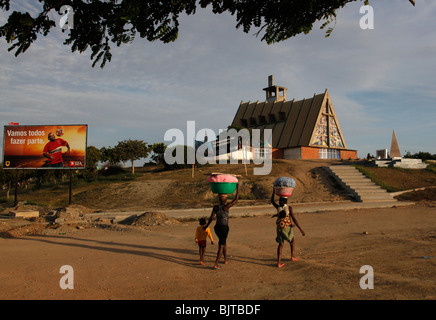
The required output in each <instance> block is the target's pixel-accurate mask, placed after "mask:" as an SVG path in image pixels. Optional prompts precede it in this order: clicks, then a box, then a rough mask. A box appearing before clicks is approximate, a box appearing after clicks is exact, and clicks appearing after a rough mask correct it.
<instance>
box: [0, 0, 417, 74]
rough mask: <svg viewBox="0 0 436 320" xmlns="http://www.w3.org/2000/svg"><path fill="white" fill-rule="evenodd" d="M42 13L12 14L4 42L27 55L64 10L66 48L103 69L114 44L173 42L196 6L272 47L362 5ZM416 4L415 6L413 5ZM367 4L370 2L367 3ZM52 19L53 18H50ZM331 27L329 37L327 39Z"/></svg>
mask: <svg viewBox="0 0 436 320" xmlns="http://www.w3.org/2000/svg"><path fill="white" fill-rule="evenodd" d="M39 1H40V2H41V5H42V8H41V10H40V13H39V14H38V15H37V16H36V17H32V16H31V15H30V14H29V13H28V12H17V11H14V12H12V13H11V14H10V15H9V18H8V21H7V22H6V23H5V24H4V25H3V26H0V37H4V38H5V39H6V41H7V42H8V43H12V46H11V47H10V48H9V49H8V50H9V51H11V50H14V49H15V50H16V51H15V55H19V54H21V53H23V52H25V51H26V50H27V49H28V48H29V47H30V45H31V44H32V43H33V42H34V41H35V40H36V39H37V37H38V36H39V35H41V34H42V35H43V36H46V35H47V34H48V33H49V31H50V29H51V28H53V27H55V26H56V23H55V21H53V20H51V19H50V16H49V13H50V12H52V11H56V12H59V10H60V8H61V7H62V6H63V5H70V6H71V7H72V8H73V10H74V29H71V30H69V31H70V33H69V36H68V38H67V39H66V40H65V42H64V44H65V45H68V46H71V50H72V51H73V52H75V51H78V52H80V53H82V52H84V51H86V50H88V49H90V50H91V59H92V60H94V62H93V64H92V66H93V67H94V66H95V64H96V63H97V62H101V64H100V66H101V67H102V68H103V67H104V65H105V64H106V62H108V61H111V58H112V54H111V47H110V43H113V44H115V45H117V46H121V45H122V44H126V43H130V42H132V41H133V40H134V39H135V37H136V35H137V34H139V36H140V37H141V38H145V39H147V40H148V41H156V40H160V41H162V42H164V43H169V42H173V41H175V40H176V39H177V37H178V33H179V16H180V15H181V14H186V15H191V14H195V12H196V9H197V6H200V7H201V8H206V7H209V6H211V7H212V11H213V12H214V13H215V14H221V13H224V12H227V13H230V14H231V15H233V16H236V28H242V30H243V31H244V32H245V33H248V32H250V31H251V30H252V28H256V29H257V32H255V35H256V36H259V35H261V34H262V37H261V41H265V42H267V43H268V44H272V43H276V42H280V41H284V40H286V39H289V38H291V37H294V36H296V35H298V34H301V33H304V34H307V33H309V32H310V31H311V30H312V29H313V25H314V23H315V22H317V21H321V22H324V23H323V25H322V27H321V28H325V27H326V26H327V25H328V24H329V23H330V22H331V21H336V12H337V10H338V9H340V8H342V7H344V6H345V5H346V4H348V3H350V2H355V1H359V0H323V1H320V0H286V1H283V0H171V1H170V0H168V1H158V0H149V1H144V0H106V1H88V0H63V1H59V0H39ZM409 1H410V2H411V3H412V4H413V5H415V2H414V1H413V0H409ZM9 2H10V0H0V8H1V9H3V10H5V11H9V9H10V7H9ZM364 3H365V4H367V3H368V1H367V0H366V1H365V2H364ZM52 16H54V15H52ZM332 30H333V28H329V29H328V30H327V32H326V36H327V37H328V36H329V35H330V34H331V32H332Z"/></svg>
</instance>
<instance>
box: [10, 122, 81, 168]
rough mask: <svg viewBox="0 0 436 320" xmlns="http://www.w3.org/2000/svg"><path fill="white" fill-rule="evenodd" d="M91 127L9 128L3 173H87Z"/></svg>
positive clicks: (16, 126) (15, 126)
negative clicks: (68, 169)
mask: <svg viewBox="0 0 436 320" xmlns="http://www.w3.org/2000/svg"><path fill="white" fill-rule="evenodd" d="M87 136H88V125H86V124H80V125H8V126H5V127H4V134H3V137H4V139H3V168H4V169H18V168H20V169H62V168H74V169H84V168H85V166H86V147H87Z"/></svg>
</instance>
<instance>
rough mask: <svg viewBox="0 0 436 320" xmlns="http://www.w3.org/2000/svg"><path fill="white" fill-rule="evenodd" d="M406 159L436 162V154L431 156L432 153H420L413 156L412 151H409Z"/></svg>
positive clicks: (405, 156)
mask: <svg viewBox="0 0 436 320" xmlns="http://www.w3.org/2000/svg"><path fill="white" fill-rule="evenodd" d="M404 158H410V159H421V160H422V161H426V160H436V154H431V153H430V152H423V151H419V152H417V153H415V154H412V153H411V152H410V151H407V152H406V154H405V155H404Z"/></svg>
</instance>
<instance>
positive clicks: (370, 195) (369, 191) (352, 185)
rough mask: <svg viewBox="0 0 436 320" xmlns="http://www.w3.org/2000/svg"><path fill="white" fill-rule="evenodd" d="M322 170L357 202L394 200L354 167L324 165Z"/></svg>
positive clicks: (394, 200)
mask: <svg viewBox="0 0 436 320" xmlns="http://www.w3.org/2000/svg"><path fill="white" fill-rule="evenodd" d="M324 170H325V171H326V172H327V173H328V174H330V175H331V176H332V177H333V178H335V179H336V180H337V181H338V182H339V184H341V185H342V186H343V187H344V188H345V190H347V191H348V192H349V193H350V194H351V195H352V197H353V198H354V199H355V200H356V201H359V202H382V201H383V202H390V201H392V202H396V201H397V200H396V199H394V198H393V197H392V195H391V194H389V192H387V191H386V190H385V189H382V188H381V187H379V186H377V185H376V184H375V183H374V182H372V181H371V180H370V179H368V178H367V177H365V176H364V175H363V174H362V173H361V172H360V171H359V170H357V169H356V168H355V167H352V166H347V165H336V166H329V167H324Z"/></svg>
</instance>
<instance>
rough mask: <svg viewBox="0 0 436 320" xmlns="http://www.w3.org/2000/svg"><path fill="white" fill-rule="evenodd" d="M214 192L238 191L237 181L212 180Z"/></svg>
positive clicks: (211, 186)
mask: <svg viewBox="0 0 436 320" xmlns="http://www.w3.org/2000/svg"><path fill="white" fill-rule="evenodd" d="M209 184H210V188H211V189H212V192H213V193H221V194H232V193H233V192H235V191H236V185H237V183H236V182H210V183H209Z"/></svg>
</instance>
